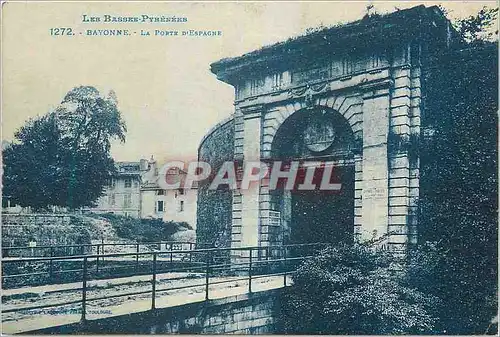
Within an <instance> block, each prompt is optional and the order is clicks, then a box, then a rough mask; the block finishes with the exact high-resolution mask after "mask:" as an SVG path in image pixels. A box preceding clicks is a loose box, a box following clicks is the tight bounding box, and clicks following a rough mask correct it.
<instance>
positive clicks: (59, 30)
mask: <svg viewBox="0 0 500 337" xmlns="http://www.w3.org/2000/svg"><path fill="white" fill-rule="evenodd" d="M50 35H52V36H55V35H75V34H73V29H71V28H50Z"/></svg>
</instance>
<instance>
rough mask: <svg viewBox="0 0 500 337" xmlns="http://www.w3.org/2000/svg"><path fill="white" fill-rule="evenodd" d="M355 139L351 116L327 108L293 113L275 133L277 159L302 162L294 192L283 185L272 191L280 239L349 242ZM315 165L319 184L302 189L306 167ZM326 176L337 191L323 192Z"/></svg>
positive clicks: (274, 146) (352, 202)
mask: <svg viewBox="0 0 500 337" xmlns="http://www.w3.org/2000/svg"><path fill="white" fill-rule="evenodd" d="M354 147H355V137H354V133H353V132H352V129H351V127H350V125H349V123H348V122H347V120H346V119H345V118H344V117H343V116H342V115H341V114H340V113H338V112H337V111H335V110H333V109H330V108H324V107H319V106H315V107H311V108H306V109H302V110H299V111H297V112H295V113H294V114H292V115H291V116H290V117H288V118H287V119H286V120H285V121H284V122H283V124H282V125H281V126H280V127H279V129H278V130H277V132H276V135H275V137H274V140H273V143H272V148H271V158H272V160H274V161H276V160H279V161H282V162H284V163H290V162H291V161H298V162H299V163H300V168H299V174H298V178H297V180H296V183H295V186H294V188H293V189H292V190H286V189H285V188H284V185H283V184H282V185H280V184H279V185H278V188H277V189H276V190H273V191H270V208H271V212H274V214H275V216H277V217H279V219H280V220H279V222H280V227H281V233H280V241H282V242H283V243H284V244H288V243H313V242H329V243H339V242H349V241H352V240H353V234H354V153H353V149H354ZM313 168H314V169H315V171H314V176H313V179H312V183H313V184H312V185H314V186H315V187H314V188H309V189H300V188H299V186H300V185H301V184H303V183H304V182H305V180H306V175H307V171H308V170H311V171H312V169H313ZM323 175H328V176H330V179H329V181H326V182H329V183H337V184H340V186H339V187H340V189H338V190H324V189H323V188H322V186H321V185H322V182H323V181H324V177H323Z"/></svg>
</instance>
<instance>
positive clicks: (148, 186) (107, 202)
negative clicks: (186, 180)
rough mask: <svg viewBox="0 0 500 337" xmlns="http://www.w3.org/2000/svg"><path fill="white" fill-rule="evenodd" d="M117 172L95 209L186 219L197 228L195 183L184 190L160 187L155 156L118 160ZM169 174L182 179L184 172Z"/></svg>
mask: <svg viewBox="0 0 500 337" xmlns="http://www.w3.org/2000/svg"><path fill="white" fill-rule="evenodd" d="M116 165H117V170H118V173H117V175H116V176H115V177H114V178H113V179H112V181H110V185H109V186H107V187H106V188H105V190H104V194H103V196H102V197H101V198H99V200H98V202H97V207H95V208H91V209H89V211H92V212H95V213H113V214H119V215H125V216H131V217H141V218H156V219H163V221H175V222H187V223H188V224H189V225H191V227H193V229H194V228H196V201H197V193H198V192H197V189H196V187H194V188H192V189H189V190H185V189H182V188H179V189H176V190H164V189H161V188H160V186H159V184H158V179H159V176H158V164H157V162H156V160H154V159H153V157H151V159H150V160H149V161H148V160H145V159H141V160H140V161H139V162H117V163H116ZM168 174H171V175H173V176H177V179H182V177H183V176H185V174H186V173H185V172H184V171H181V170H172V171H169V173H168Z"/></svg>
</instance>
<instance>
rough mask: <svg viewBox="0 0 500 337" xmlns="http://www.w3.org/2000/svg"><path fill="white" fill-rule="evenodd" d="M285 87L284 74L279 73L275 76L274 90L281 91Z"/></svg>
mask: <svg viewBox="0 0 500 337" xmlns="http://www.w3.org/2000/svg"><path fill="white" fill-rule="evenodd" d="M282 87H283V73H277V74H274V75H273V87H272V90H273V91H276V90H280V89H281V88H282Z"/></svg>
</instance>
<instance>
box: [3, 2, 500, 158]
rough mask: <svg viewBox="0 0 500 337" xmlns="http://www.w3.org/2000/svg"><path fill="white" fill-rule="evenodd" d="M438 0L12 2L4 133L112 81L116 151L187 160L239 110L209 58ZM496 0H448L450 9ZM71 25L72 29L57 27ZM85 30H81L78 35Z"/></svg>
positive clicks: (465, 10) (454, 13)
mask: <svg viewBox="0 0 500 337" xmlns="http://www.w3.org/2000/svg"><path fill="white" fill-rule="evenodd" d="M370 3H372V4H373V5H374V9H375V10H376V11H377V12H378V13H386V12H391V11H394V10H395V8H396V7H397V8H400V9H403V8H408V7H413V6H417V5H419V4H424V5H426V6H430V5H436V4H439V2H410V1H404V2H402V1H400V2H376V1H373V2H366V1H363V2H351V1H350V2H288V3H285V2H245V3H243V2H240V3H236V2H209V3H179V2H163V3H157V2H149V3H148V2H142V3H117V2H114V3H113V2H108V3H106V2H100V3H96V2H94V3H91V2H72V3H69V2H59V3H56V2H18V3H17V2H11V3H7V4H4V5H3V12H2V22H3V29H2V44H3V45H2V140H7V141H10V140H12V139H13V137H14V132H15V130H16V129H18V128H19V127H21V126H22V125H23V124H24V122H25V121H26V120H27V119H28V118H30V117H35V116H37V115H43V114H45V113H47V112H48V111H50V110H51V109H53V108H55V107H56V106H57V105H58V104H59V103H60V102H61V100H62V99H63V97H64V95H65V94H66V93H67V92H68V91H69V90H71V89H72V88H73V87H76V86H80V85H89V86H94V87H96V88H97V89H99V90H100V92H101V93H102V94H106V93H107V92H108V91H109V90H114V91H115V92H116V96H117V99H118V107H119V109H120V111H121V112H122V116H123V118H124V119H125V122H126V123H127V129H128V131H127V134H126V137H127V140H126V142H125V143H124V144H120V143H118V142H114V143H113V146H112V149H111V152H112V155H113V157H114V158H115V160H126V161H136V160H139V159H140V158H150V157H151V155H154V157H155V158H157V159H158V160H160V161H165V160H190V159H195V158H196V151H197V148H198V145H199V142H200V140H201V139H202V137H203V136H204V135H205V133H206V132H207V131H208V130H209V129H210V128H211V127H212V126H213V125H214V124H216V123H217V122H218V121H220V120H222V119H223V118H225V117H227V116H229V115H230V114H231V113H232V112H233V99H234V90H233V88H232V87H231V86H229V85H227V84H225V83H223V82H221V81H218V80H217V79H216V77H215V75H213V74H212V73H211V72H210V64H211V63H212V62H215V61H217V60H219V59H221V58H225V57H234V56H239V55H241V54H243V53H246V52H249V51H252V50H255V49H258V48H261V47H262V46H265V45H270V44H273V43H276V42H279V41H283V40H286V39H288V38H289V37H293V36H297V35H302V34H304V33H305V31H306V30H307V29H308V28H314V27H318V26H331V25H334V24H338V23H346V22H350V21H354V20H358V19H360V18H361V17H362V16H363V15H364V14H365V13H366V7H367V5H368V4H370ZM485 5H486V6H489V7H495V6H496V2H494V1H490V2H479V1H468V2H458V1H456V2H451V1H447V2H443V3H442V6H443V7H445V8H446V9H447V11H448V12H449V17H450V18H451V19H457V18H463V17H467V16H469V15H472V14H474V13H477V12H478V11H479V10H480V9H481V8H482V7H483V6H485ZM84 14H86V15H88V16H96V17H101V18H103V17H104V15H111V16H137V15H139V16H140V15H143V14H144V15H149V16H161V15H165V16H169V17H170V16H173V15H175V16H176V17H186V18H188V21H187V22H185V23H163V24H162V23H158V24H154V23H152V24H137V23H117V24H104V23H95V22H94V23H85V22H82V17H83V15H84ZM58 27H70V28H72V29H73V31H74V32H75V34H76V35H75V36H51V34H50V29H51V28H58ZM119 28H121V29H129V31H131V32H133V31H137V34H134V35H132V36H128V37H116V36H115V37H104V36H86V35H85V34H86V31H87V30H88V29H119ZM141 29H145V30H148V31H154V30H155V29H160V30H172V29H174V30H175V29H178V30H184V29H195V30H219V31H222V36H220V37H172V36H170V37H161V36H140V30H141ZM80 33H82V34H81V35H80Z"/></svg>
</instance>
